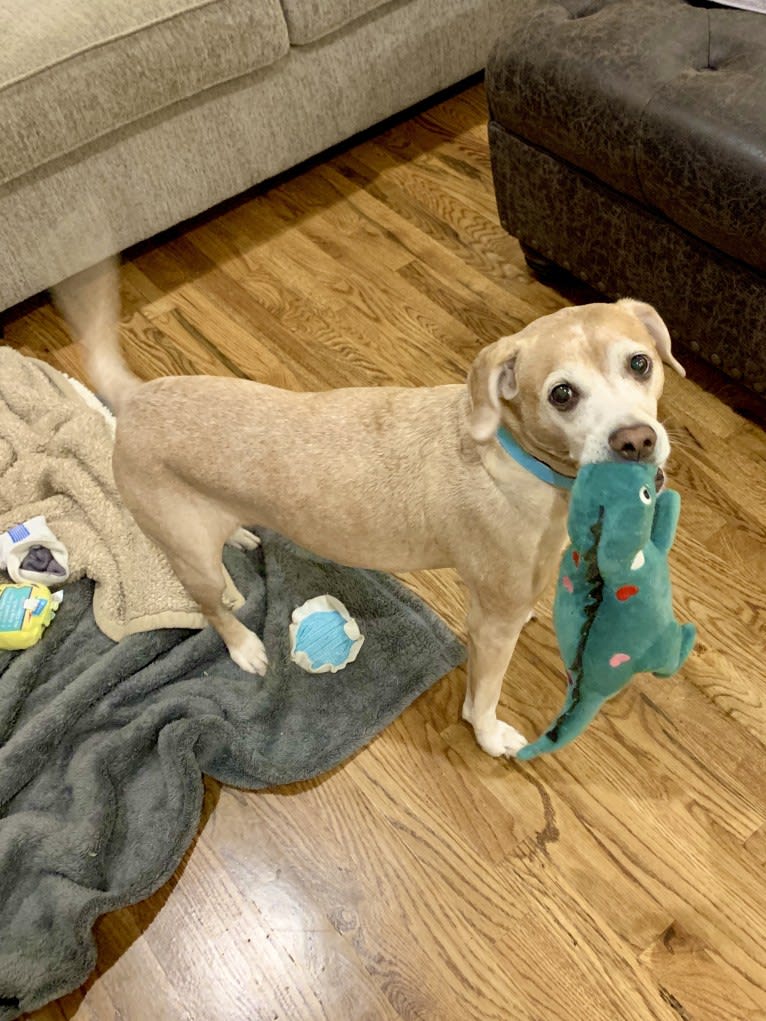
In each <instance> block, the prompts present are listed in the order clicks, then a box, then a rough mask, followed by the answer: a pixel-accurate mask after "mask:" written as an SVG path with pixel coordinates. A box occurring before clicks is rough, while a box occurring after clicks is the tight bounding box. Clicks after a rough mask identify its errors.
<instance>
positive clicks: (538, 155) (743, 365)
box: [489, 123, 766, 393]
mask: <svg viewBox="0 0 766 1021" xmlns="http://www.w3.org/2000/svg"><path fill="white" fill-rule="evenodd" d="M489 134H490V150H491V155H492V170H493V174H494V179H495V191H496V195H497V203H498V211H499V214H500V220H501V222H502V224H503V226H504V227H505V228H506V230H508V231H509V232H510V233H511V234H513V235H515V236H516V237H518V238H519V239H520V240H521V241H523V242H526V243H527V244H528V245H531V246H532V247H533V248H535V249H537V251H539V252H541V253H542V254H543V255H544V256H546V257H547V258H548V259H550V260H551V261H552V262H555V263H557V264H558V265H560V266H563V267H564V268H565V269H567V270H570V271H571V272H572V273H574V274H575V275H576V276H578V277H580V278H581V279H582V280H585V281H586V282H587V283H589V284H591V285H592V286H593V287H595V288H596V289H597V290H598V291H600V292H601V293H602V294H604V295H605V297H608V298H612V299H616V298H621V297H633V298H638V299H641V300H644V301H648V302H650V303H651V304H653V305H654V306H655V307H656V308H657V310H658V311H659V312H660V314H661V315H662V317H663V318H664V319H665V322H666V323H667V325H668V328H669V330H670V333H671V336H672V337H673V339H674V340H677V341H680V342H682V343H683V344H684V345H686V346H688V347H690V348H691V350H692V351H694V352H695V353H698V354H699V355H700V356H701V357H703V358H705V359H707V360H708V361H710V362H711V363H712V364H713V365H716V366H717V367H719V368H720V369H722V370H723V371H724V372H726V373H728V374H729V375H730V376H732V377H733V378H734V379H738V380H742V381H743V382H744V383H745V384H746V385H747V386H749V387H751V388H752V389H753V390H755V391H756V392H757V393H766V275H764V274H763V273H760V272H758V271H757V270H753V269H752V268H751V267H749V266H746V265H745V264H744V263H742V262H740V261H738V260H736V259H733V258H731V257H729V256H727V255H726V254H724V253H723V252H721V251H720V250H718V249H716V248H715V247H713V246H711V245H708V244H706V243H705V242H703V241H700V240H699V239H698V238H696V237H694V235H692V234H690V233H688V232H687V231H684V230H682V229H681V228H679V227H678V226H677V225H676V224H674V223H672V222H671V221H670V220H669V219H668V218H667V217H665V216H664V215H662V214H661V213H657V212H655V211H653V210H651V209H649V208H647V206H646V205H645V204H642V203H640V202H638V201H636V200H634V199H631V198H630V197H628V196H626V195H623V194H621V193H620V192H618V191H615V190H614V189H612V188H609V187H608V186H607V185H605V184H603V183H602V182H601V181H599V180H598V179H597V178H596V177H595V176H593V175H591V174H586V173H583V172H582V171H580V170H578V169H577V168H576V167H573V166H572V165H571V164H568V163H566V162H564V161H563V160H559V159H556V158H555V157H553V156H551V155H550V154H549V153H546V152H544V151H543V150H541V149H539V148H538V147H536V146H532V145H529V144H528V143H527V142H526V141H524V140H523V139H520V138H518V137H516V136H515V135H512V134H510V133H509V132H507V131H506V130H505V129H504V128H502V127H501V126H500V125H499V124H495V123H492V124H490V132H489Z"/></svg>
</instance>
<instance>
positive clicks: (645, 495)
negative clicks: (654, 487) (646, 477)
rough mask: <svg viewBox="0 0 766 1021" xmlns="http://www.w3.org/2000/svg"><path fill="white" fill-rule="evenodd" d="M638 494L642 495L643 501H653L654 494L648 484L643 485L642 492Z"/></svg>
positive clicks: (647, 502) (648, 502)
mask: <svg viewBox="0 0 766 1021" xmlns="http://www.w3.org/2000/svg"><path fill="white" fill-rule="evenodd" d="M638 495H639V496H640V497H641V503H646V504H650V503H651V502H652V494H651V493H650V492H649V489H648V487H647V486H642V487H641V492H640V493H639V494H638Z"/></svg>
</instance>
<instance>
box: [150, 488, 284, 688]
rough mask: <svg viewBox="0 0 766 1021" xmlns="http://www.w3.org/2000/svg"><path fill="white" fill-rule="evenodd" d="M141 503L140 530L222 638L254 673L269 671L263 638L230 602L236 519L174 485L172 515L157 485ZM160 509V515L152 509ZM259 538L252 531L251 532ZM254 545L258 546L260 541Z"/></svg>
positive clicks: (239, 661) (238, 660)
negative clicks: (227, 555) (228, 567)
mask: <svg viewBox="0 0 766 1021" xmlns="http://www.w3.org/2000/svg"><path fill="white" fill-rule="evenodd" d="M146 496H147V497H148V498H147V499H142V500H141V501H140V502H138V501H136V500H134V499H131V501H130V503H131V507H130V509H131V511H132V513H133V516H134V517H135V519H136V521H137V523H138V525H139V527H140V528H141V530H142V531H143V532H145V533H146V534H147V535H148V536H149V537H150V538H151V539H152V540H153V541H154V542H155V543H156V544H157V545H158V546H159V547H160V549H161V550H162V552H163V553H164V554H165V556H166V557H167V559H168V561H169V562H170V566H171V567H172V568H173V571H174V572H175V574H176V575H177V576H178V579H179V581H180V582H181V584H182V585H183V586H184V588H185V589H186V591H187V592H188V593H189V595H190V596H191V597H192V599H193V600H194V601H195V602H196V603H198V604H199V607H200V609H201V610H202V612H203V613H204V615H205V616H206V617H207V619H208V620H209V621H210V623H211V624H212V625H213V627H214V628H215V629H216V631H217V632H218V634H219V635H220V636H221V638H222V639H223V641H224V642H225V644H226V647H227V649H228V650H229V655H230V656H231V658H232V659H233V660H234V662H235V663H236V664H237V666H239V667H241V668H242V669H243V670H247V671H248V672H249V673H253V674H261V675H263V674H264V673H265V672H266V667H267V665H268V660H267V658H266V650H265V648H264V645H263V642H262V641H261V640H260V638H259V637H258V636H257V635H256V634H254V633H253V632H252V631H250V630H249V629H248V628H247V627H245V625H244V624H243V623H242V622H241V621H239V620H237V618H236V617H235V616H234V613H233V612H232V609H231V606H230V605H227V603H226V600H225V590H226V577H225V575H224V569H223V561H222V559H221V556H222V553H223V547H224V543H225V542H226V541H227V540H228V539H229V538H230V537H232V536H235V537H239V531H238V522H237V520H236V518H234V517H233V516H232V515H230V514H229V513H227V512H226V511H224V510H223V509H222V508H221V506H220V505H219V504H216V503H213V502H212V501H210V500H208V499H206V498H205V497H201V496H200V494H199V493H196V492H194V491H193V490H191V489H188V490H186V492H180V491H179V488H178V482H177V481H175V482H174V491H173V494H172V501H168V502H167V503H166V505H167V506H172V507H173V513H172V514H167V513H165V514H163V513H161V512H160V510H159V508H161V507H162V506H163V503H165V501H163V500H162V493H161V490H160V491H158V488H157V487H154V488H153V490H152V492H151V496H149V494H148V493H147V494H146ZM152 508H156V512H155V511H154V510H153V509H152ZM247 534H248V535H249V536H250V537H251V538H252V539H256V538H257V537H256V536H253V535H252V534H251V533H247ZM253 545H257V542H256V543H254V544H253Z"/></svg>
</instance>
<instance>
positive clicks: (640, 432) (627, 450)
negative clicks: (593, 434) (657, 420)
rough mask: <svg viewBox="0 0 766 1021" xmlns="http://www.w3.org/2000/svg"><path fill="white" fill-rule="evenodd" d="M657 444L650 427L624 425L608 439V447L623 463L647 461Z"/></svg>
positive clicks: (654, 433) (655, 434)
mask: <svg viewBox="0 0 766 1021" xmlns="http://www.w3.org/2000/svg"><path fill="white" fill-rule="evenodd" d="M656 443H657V433H656V432H655V431H654V429H652V427H651V426H650V425H624V426H623V427H622V428H621V429H615V431H614V432H613V433H612V435H611V436H610V437H609V446H610V447H611V448H612V450H613V451H614V452H615V454H617V455H619V457H621V458H622V459H623V460H624V461H648V460H649V458H650V457H651V455H652V453H653V451H654V448H655V445H656Z"/></svg>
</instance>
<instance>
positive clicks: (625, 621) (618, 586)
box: [517, 462, 696, 760]
mask: <svg viewBox="0 0 766 1021" xmlns="http://www.w3.org/2000/svg"><path fill="white" fill-rule="evenodd" d="M656 471H657V469H656V467H655V466H653V465H648V464H640V463H638V462H630V463H624V462H619V463H617V462H606V463H602V464H589V465H585V466H584V467H583V468H581V469H580V471H579V472H578V474H577V478H576V480H575V484H574V486H573V488H572V497H571V503H570V508H569V520H568V525H569V535H570V538H571V540H572V545H571V546H569V548H568V549H567V550H566V552H565V553H564V556H563V558H562V562H561V570H560V572H559V580H558V586H557V589H556V598H555V601H554V606H553V617H554V623H555V627H556V637H557V638H558V643H559V648H560V650H561V656H562V658H563V660H564V663H565V664H566V665H567V672H568V676H569V679H570V683H569V688H568V690H567V696H566V700H565V702H564V707H563V709H562V711H561V713H560V714H559V716H558V718H557V719H556V720H555V722H554V723H553V724H552V725H551V726H550V727H549V728H548V730H547V731H546V733H545V734H544V735H543V736H542V737H541V738H539V739H538V740H537V741H534V742H533V743H532V744H529V745H526V746H525V747H524V748H523V749H521V751H520V752H519V753H518V755H517V758H519V759H522V760H528V759H533V758H535V757H536V756H537V755H540V754H542V753H543V752H550V751H556V750H558V749H559V748H562V747H563V746H564V745H565V744H568V743H569V742H570V741H572V740H573V739H574V738H575V737H577V736H578V734H580V733H582V731H583V730H584V729H585V728H586V727H587V726H588V724H589V723H590V722H591V720H592V719H593V718H594V716H595V715H596V714H597V712H598V711H599V709H600V708H601V706H602V705H603V704H604V702H606V701H607V699H609V698H611V697H612V696H613V695H616V694H617V692H618V691H620V690H621V689H622V688H624V687H625V685H626V684H627V683H628V682H629V681H630V679H631V678H632V677H633V675H634V674H636V673H639V672H642V671H648V672H652V673H654V674H656V675H657V676H661V677H669V676H671V674H673V673H675V672H676V671H677V670H678V669H679V668H680V667H681V666H682V664H683V663H684V661H685V660H686V658H687V657H688V655H689V653H690V652H691V650H692V646H693V645H694V640H695V636H696V628H695V627H694V625H693V624H684V625H683V627H681V625H680V624H678V623H677V622H676V620H675V619H674V617H673V606H672V595H671V588H670V573H669V570H668V562H667V555H668V550H669V549H670V547H671V545H672V542H673V537H674V535H675V529H676V524H677V522H678V514H679V510H680V497H679V496H678V493H675V492H673V491H671V490H667V491H663V492H661V493H659V494H658V493H657V491H656V487H655V481H654V480H655V474H656Z"/></svg>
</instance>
